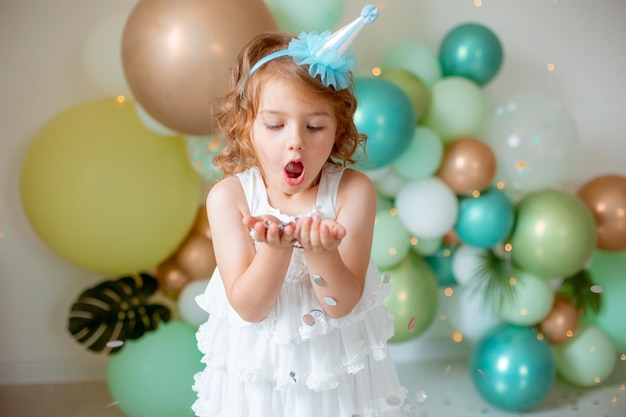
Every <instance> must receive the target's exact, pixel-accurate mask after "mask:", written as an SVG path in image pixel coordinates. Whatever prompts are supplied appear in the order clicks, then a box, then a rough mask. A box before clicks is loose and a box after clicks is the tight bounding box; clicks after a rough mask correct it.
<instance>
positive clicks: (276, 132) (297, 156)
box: [252, 78, 337, 195]
mask: <svg viewBox="0 0 626 417" xmlns="http://www.w3.org/2000/svg"><path fill="white" fill-rule="evenodd" d="M258 109H259V110H258V113H257V116H256V119H255V120H254V124H253V126H252V143H253V144H254V147H255V149H256V153H257V157H258V160H259V163H260V165H261V167H260V168H261V170H262V172H263V173H264V175H265V181H266V185H267V187H268V188H275V189H277V190H280V191H282V192H283V193H285V194H289V195H292V194H296V193H298V192H300V191H303V190H307V189H309V188H310V187H311V185H313V184H314V183H315V181H316V180H317V177H318V175H319V173H320V171H321V169H322V167H323V166H324V164H325V163H326V161H327V159H328V156H329V155H330V153H331V151H332V148H333V144H334V143H335V134H336V131H337V119H336V117H335V113H334V110H333V108H332V106H331V104H330V103H328V101H326V100H323V99H321V98H320V97H319V96H316V95H314V94H312V93H310V92H306V91H302V90H301V89H297V88H295V87H294V86H293V85H291V84H290V83H288V82H287V81H284V80H281V79H271V78H270V79H268V80H267V81H266V82H265V84H264V85H263V87H262V89H261V94H260V97H259V107H258Z"/></svg>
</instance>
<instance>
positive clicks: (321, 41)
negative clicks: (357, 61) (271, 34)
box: [242, 5, 378, 94]
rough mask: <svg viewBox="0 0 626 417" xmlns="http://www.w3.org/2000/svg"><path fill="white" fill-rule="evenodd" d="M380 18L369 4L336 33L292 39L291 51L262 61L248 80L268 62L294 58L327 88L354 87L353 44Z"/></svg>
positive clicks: (308, 35)
mask: <svg viewBox="0 0 626 417" xmlns="http://www.w3.org/2000/svg"><path fill="white" fill-rule="evenodd" d="M377 18H378V8H377V7H376V6H372V5H369V6H365V7H364V8H363V9H362V10H361V16H360V17H359V18H357V19H356V20H354V21H353V22H352V23H350V24H348V25H346V26H344V27H343V28H341V29H339V30H338V31H337V32H335V33H333V34H331V32H330V31H325V32H323V33H322V34H319V35H318V34H317V33H316V32H308V33H307V32H302V33H300V35H298V37H297V38H294V39H292V41H291V42H290V43H289V46H288V47H287V49H282V50H280V51H276V52H273V53H271V54H269V55H267V56H265V57H263V58H261V59H260V60H259V61H258V62H257V63H256V64H255V65H254V66H253V67H252V69H250V73H249V74H248V77H250V76H252V74H254V72H255V71H256V70H258V69H259V68H260V67H261V66H263V65H264V64H266V63H267V62H269V61H271V60H273V59H276V58H280V57H283V56H290V57H292V58H293V60H294V61H295V63H296V64H298V65H308V66H309V75H310V76H311V77H313V78H315V77H317V76H318V75H319V76H320V79H321V81H322V84H324V85H325V86H326V87H328V86H331V85H332V86H333V87H334V88H335V90H343V89H344V88H347V87H348V86H349V85H350V71H352V68H353V67H354V54H353V53H352V50H351V45H352V42H354V39H355V38H356V36H357V35H358V34H359V32H360V31H361V29H362V28H363V26H364V25H366V24H367V23H372V22H374V21H375V20H376V19H377ZM242 94H243V90H242Z"/></svg>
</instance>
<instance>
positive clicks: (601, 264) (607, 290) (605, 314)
mask: <svg viewBox="0 0 626 417" xmlns="http://www.w3.org/2000/svg"><path fill="white" fill-rule="evenodd" d="M589 272H590V273H591V277H592V279H593V281H594V283H595V284H596V285H598V286H600V288H602V293H601V300H602V304H601V307H600V311H599V312H597V313H596V312H594V311H592V310H590V309H589V308H587V309H586V311H585V317H584V321H585V322H589V323H591V324H593V325H595V326H597V327H598V328H599V329H601V330H602V331H603V332H604V333H606V334H607V335H608V337H609V338H610V339H611V341H612V342H613V344H614V345H615V348H616V349H617V350H618V351H619V352H620V353H626V320H625V319H626V302H624V300H625V299H626V251H625V252H603V251H599V250H596V251H595V252H594V253H593V256H592V258H591V266H590V268H589Z"/></svg>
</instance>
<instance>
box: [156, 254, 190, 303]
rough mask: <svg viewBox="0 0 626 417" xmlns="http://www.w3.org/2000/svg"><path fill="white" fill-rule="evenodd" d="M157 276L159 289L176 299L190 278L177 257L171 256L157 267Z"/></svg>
mask: <svg viewBox="0 0 626 417" xmlns="http://www.w3.org/2000/svg"><path fill="white" fill-rule="evenodd" d="M156 277H157V280H158V282H159V290H161V292H162V293H163V294H165V295H166V296H168V297H170V298H173V299H176V298H178V294H179V293H180V291H181V290H182V289H183V288H184V287H185V285H187V284H188V283H189V281H190V278H189V277H188V276H187V275H186V274H185V273H184V272H183V270H182V269H181V268H180V265H179V264H178V261H177V260H176V258H175V257H173V256H171V257H169V258H167V259H166V260H165V261H163V262H162V263H160V264H159V265H158V267H157V272H156Z"/></svg>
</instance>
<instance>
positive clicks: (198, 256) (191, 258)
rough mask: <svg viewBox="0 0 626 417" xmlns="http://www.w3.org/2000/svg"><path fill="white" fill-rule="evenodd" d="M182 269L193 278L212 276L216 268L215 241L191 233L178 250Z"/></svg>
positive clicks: (177, 254) (177, 258)
mask: <svg viewBox="0 0 626 417" xmlns="http://www.w3.org/2000/svg"><path fill="white" fill-rule="evenodd" d="M176 260H177V261H178V264H179V265H180V267H181V269H182V271H183V272H184V273H185V274H186V275H187V276H188V277H189V278H191V279H192V280H197V279H207V278H210V277H211V275H212V274H213V270H214V269H215V265H216V262H215V253H214V252H213V242H212V241H211V240H210V239H207V238H205V237H204V236H200V235H193V234H192V235H190V236H189V237H188V238H187V240H185V241H184V242H183V244H182V245H181V246H180V248H179V249H178V251H176Z"/></svg>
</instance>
